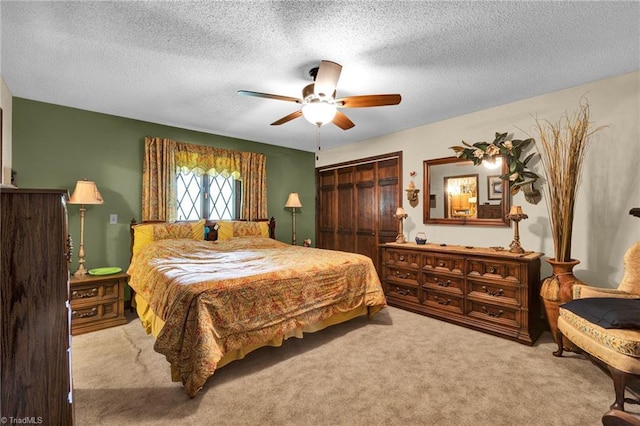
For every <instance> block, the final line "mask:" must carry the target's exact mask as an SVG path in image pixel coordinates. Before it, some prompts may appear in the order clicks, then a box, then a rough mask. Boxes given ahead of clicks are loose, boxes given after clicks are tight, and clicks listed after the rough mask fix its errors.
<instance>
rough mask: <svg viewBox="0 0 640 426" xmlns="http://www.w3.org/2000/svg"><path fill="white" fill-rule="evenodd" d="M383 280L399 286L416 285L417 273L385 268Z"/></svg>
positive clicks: (402, 269) (412, 270)
mask: <svg viewBox="0 0 640 426" xmlns="http://www.w3.org/2000/svg"><path fill="white" fill-rule="evenodd" d="M385 280H387V281H389V282H394V283H399V284H409V285H414V286H417V285H418V271H417V270H415V269H406V268H395V267H389V266H387V267H386V268H385Z"/></svg>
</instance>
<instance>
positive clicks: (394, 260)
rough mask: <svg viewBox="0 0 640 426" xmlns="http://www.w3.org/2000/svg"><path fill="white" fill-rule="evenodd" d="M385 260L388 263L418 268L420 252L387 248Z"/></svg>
mask: <svg viewBox="0 0 640 426" xmlns="http://www.w3.org/2000/svg"><path fill="white" fill-rule="evenodd" d="M384 261H385V264H386V265H395V266H402V267H406V268H415V269H418V262H419V261H420V253H418V252H412V251H408V250H393V249H387V250H385V251H384Z"/></svg>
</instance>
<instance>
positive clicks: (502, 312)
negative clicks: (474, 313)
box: [482, 306, 504, 318]
mask: <svg viewBox="0 0 640 426" xmlns="http://www.w3.org/2000/svg"><path fill="white" fill-rule="evenodd" d="M482 312H484V313H485V314H487V315H489V316H490V317H494V318H498V317H500V316H502V314H504V311H503V310H502V309H500V310H499V311H498V312H491V311H490V310H488V309H487V307H486V306H483V307H482Z"/></svg>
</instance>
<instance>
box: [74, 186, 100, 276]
mask: <svg viewBox="0 0 640 426" xmlns="http://www.w3.org/2000/svg"><path fill="white" fill-rule="evenodd" d="M102 203H104V200H103V199H102V195H100V192H99V191H98V187H97V186H96V184H95V182H91V181H89V180H87V179H84V180H79V181H78V182H76V187H75V189H74V190H73V194H71V198H70V199H69V204H80V250H79V251H78V270H77V271H76V272H74V273H73V275H74V276H75V277H83V276H85V275H87V272H88V271H87V268H85V266H84V263H85V259H84V257H85V252H84V216H85V212H86V211H87V209H86V208H85V204H102Z"/></svg>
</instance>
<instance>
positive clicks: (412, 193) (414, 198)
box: [405, 188, 420, 207]
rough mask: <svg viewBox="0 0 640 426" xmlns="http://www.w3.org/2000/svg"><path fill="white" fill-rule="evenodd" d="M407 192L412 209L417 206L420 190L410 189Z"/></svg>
mask: <svg viewBox="0 0 640 426" xmlns="http://www.w3.org/2000/svg"><path fill="white" fill-rule="evenodd" d="M405 191H407V200H409V205H411V207H415V206H417V205H418V193H419V192H420V190H419V189H415V188H409V189H405Z"/></svg>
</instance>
